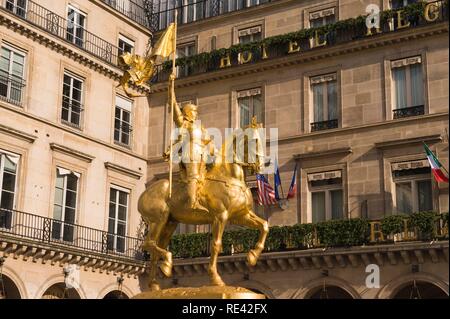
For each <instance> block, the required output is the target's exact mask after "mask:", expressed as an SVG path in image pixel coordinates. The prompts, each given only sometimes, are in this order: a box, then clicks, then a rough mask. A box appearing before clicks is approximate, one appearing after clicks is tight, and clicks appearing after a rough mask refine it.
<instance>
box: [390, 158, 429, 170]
mask: <svg viewBox="0 0 450 319" xmlns="http://www.w3.org/2000/svg"><path fill="white" fill-rule="evenodd" d="M422 167H430V163H429V162H428V160H426V159H425V160H418V161H409V162H400V163H393V164H392V170H393V171H403V170H407V169H416V168H422Z"/></svg>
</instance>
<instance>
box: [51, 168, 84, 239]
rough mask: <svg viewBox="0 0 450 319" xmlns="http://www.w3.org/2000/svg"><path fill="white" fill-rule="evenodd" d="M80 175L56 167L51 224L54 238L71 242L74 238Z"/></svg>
mask: <svg viewBox="0 0 450 319" xmlns="http://www.w3.org/2000/svg"><path fill="white" fill-rule="evenodd" d="M80 176H81V175H80V174H79V173H76V172H73V171H70V170H67V169H64V168H60V167H58V168H57V169H56V182H55V200H54V204H53V218H54V221H53V225H52V238H53V239H55V240H62V241H67V242H72V241H73V239H74V224H75V217H76V212H77V203H78V183H79V179H80Z"/></svg>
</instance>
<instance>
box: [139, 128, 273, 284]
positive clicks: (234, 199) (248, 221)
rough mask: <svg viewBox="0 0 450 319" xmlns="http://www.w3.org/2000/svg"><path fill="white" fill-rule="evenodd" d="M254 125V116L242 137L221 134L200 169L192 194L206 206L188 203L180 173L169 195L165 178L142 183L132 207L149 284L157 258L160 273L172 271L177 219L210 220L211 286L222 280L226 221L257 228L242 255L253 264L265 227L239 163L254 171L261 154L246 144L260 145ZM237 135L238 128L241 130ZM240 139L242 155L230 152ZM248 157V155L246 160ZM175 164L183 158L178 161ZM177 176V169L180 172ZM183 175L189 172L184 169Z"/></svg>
mask: <svg viewBox="0 0 450 319" xmlns="http://www.w3.org/2000/svg"><path fill="white" fill-rule="evenodd" d="M259 129H260V125H258V124H257V123H256V120H253V121H252V124H251V125H250V127H249V128H248V129H247V130H246V134H245V137H242V136H238V135H232V136H230V137H228V138H227V140H226V141H225V143H224V144H223V146H222V148H221V150H220V151H219V154H218V156H217V157H216V161H215V163H214V165H213V166H212V167H211V168H210V169H208V170H207V171H206V172H205V177H204V179H203V183H202V186H201V188H200V189H199V190H198V194H197V200H198V202H199V204H200V205H201V206H202V207H204V208H206V211H203V210H202V209H196V208H192V207H191V202H190V199H189V198H190V196H191V194H189V190H188V188H187V185H189V182H190V181H189V178H188V179H187V180H183V177H181V178H180V179H179V180H176V181H175V182H174V185H173V192H172V196H169V194H170V190H169V188H170V183H169V180H159V181H157V182H156V183H154V184H152V185H151V186H149V187H148V188H147V190H146V191H145V192H144V193H143V194H142V195H141V197H140V198H139V202H138V210H139V212H140V213H141V215H142V218H143V219H144V221H145V222H146V223H147V224H148V232H147V236H146V238H145V242H144V245H143V248H144V249H145V250H146V251H148V252H149V253H150V256H151V263H150V275H149V276H150V278H149V279H150V284H149V286H150V288H151V289H152V290H159V284H158V282H157V281H156V275H157V267H158V261H159V259H160V258H162V263H161V265H160V269H161V271H162V272H163V273H164V275H166V276H168V277H170V276H171V274H172V254H171V253H170V252H169V251H168V250H167V247H168V245H169V242H170V239H171V237H172V234H173V232H174V231H175V229H176V228H177V226H178V224H179V223H183V224H191V225H205V224H210V225H212V228H211V230H212V241H211V259H210V264H209V268H208V273H209V275H210V281H211V284H212V285H213V286H224V285H225V284H224V282H223V281H222V279H221V277H220V275H219V273H218V271H217V258H218V256H219V253H220V251H221V248H222V235H223V232H224V229H225V226H226V225H227V224H229V223H230V224H234V225H242V226H247V227H251V228H255V229H258V230H259V231H260V235H259V239H258V242H257V244H256V247H255V248H254V249H252V250H250V252H249V253H248V255H247V262H248V264H249V265H250V266H254V265H255V264H256V262H257V260H258V258H259V256H260V254H261V253H262V251H263V249H264V243H265V240H266V237H267V234H268V231H269V227H268V223H267V221H265V220H264V219H262V218H260V217H258V216H257V215H256V214H255V212H254V210H253V196H252V193H251V191H250V189H249V188H248V187H247V185H246V183H245V175H244V168H250V169H251V170H253V172H258V171H259V170H260V169H261V168H262V165H261V163H263V160H262V159H261V158H260V157H261V154H259V153H260V152H258V151H256V153H257V154H249V150H251V149H254V148H252V147H249V145H251V144H252V143H253V145H255V144H256V145H260V143H262V142H263V141H262V140H261V136H260V134H259ZM242 135H243V134H242ZM240 142H241V143H243V144H244V145H243V149H244V150H246V151H245V154H244V156H239V154H236V150H235V147H230V146H233V145H236V144H239V143H240ZM229 149H232V152H233V154H232V156H231V158H233V161H227V150H229ZM252 157H253V158H257V160H256V161H255V163H249V160H248V159H249V158H252ZM250 162H253V161H250ZM180 167H181V169H182V170H183V169H185V168H183V164H181V166H180ZM182 176H183V174H182ZM186 176H187V177H188V176H189V173H187V174H186Z"/></svg>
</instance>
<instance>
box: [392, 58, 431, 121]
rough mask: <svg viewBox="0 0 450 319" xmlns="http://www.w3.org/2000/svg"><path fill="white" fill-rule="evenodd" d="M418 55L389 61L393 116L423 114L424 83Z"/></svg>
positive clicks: (420, 60)
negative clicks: (392, 90)
mask: <svg viewBox="0 0 450 319" xmlns="http://www.w3.org/2000/svg"><path fill="white" fill-rule="evenodd" d="M421 62H422V59H421V57H420V56H418V57H411V58H406V59H401V60H396V61H392V62H391V68H392V81H393V87H394V118H402V117H408V116H415V115H422V114H424V111H425V109H424V83H423V75H422V63H421Z"/></svg>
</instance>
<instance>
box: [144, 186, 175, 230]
mask: <svg viewBox="0 0 450 319" xmlns="http://www.w3.org/2000/svg"><path fill="white" fill-rule="evenodd" d="M168 201H169V181H168V180H160V181H157V182H156V183H154V184H152V185H150V186H149V187H148V188H147V189H146V190H145V192H144V193H143V194H142V195H141V196H140V197H139V201H138V211H139V213H140V214H141V215H142V218H143V219H144V221H145V222H146V223H147V224H150V223H158V222H159V221H160V219H161V217H162V216H163V215H164V214H163V213H167V212H168V210H169V206H168Z"/></svg>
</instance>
